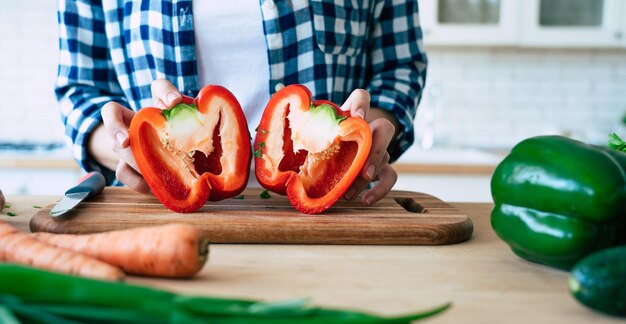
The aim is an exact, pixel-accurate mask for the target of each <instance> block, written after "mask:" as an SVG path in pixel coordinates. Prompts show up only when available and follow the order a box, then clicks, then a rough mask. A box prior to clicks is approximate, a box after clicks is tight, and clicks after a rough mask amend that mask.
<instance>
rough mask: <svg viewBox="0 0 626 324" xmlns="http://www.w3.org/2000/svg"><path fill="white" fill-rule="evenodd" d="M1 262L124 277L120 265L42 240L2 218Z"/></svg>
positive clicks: (74, 273)
mask: <svg viewBox="0 0 626 324" xmlns="http://www.w3.org/2000/svg"><path fill="white" fill-rule="evenodd" d="M0 262H10V263H18V264H23V265H27V266H32V267H35V268H41V269H46V270H50V271H56V272H62V273H67V274H73V275H79V276H83V277H90V278H96V279H104V280H122V279H124V273H123V272H122V270H120V269H119V268H117V267H115V266H112V265H110V264H107V263H105V262H102V261H99V260H96V259H94V258H91V257H88V256H86V255H82V254H79V253H76V252H73V251H68V250H65V249H60V248H57V247H54V246H51V245H49V244H46V243H43V242H41V241H39V240H37V239H35V238H34V237H32V236H30V235H29V234H27V233H24V232H21V231H19V230H18V229H16V228H15V227H13V226H11V225H10V224H9V223H7V222H5V221H1V220H0Z"/></svg>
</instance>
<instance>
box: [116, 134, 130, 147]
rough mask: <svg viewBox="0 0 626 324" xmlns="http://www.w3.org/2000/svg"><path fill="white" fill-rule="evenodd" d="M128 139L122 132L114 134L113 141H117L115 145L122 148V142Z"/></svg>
mask: <svg viewBox="0 0 626 324" xmlns="http://www.w3.org/2000/svg"><path fill="white" fill-rule="evenodd" d="M127 138H128V137H127V136H126V134H124V132H122V131H117V132H115V140H116V141H117V144H119V145H120V146H124V142H125V141H126V139H127Z"/></svg>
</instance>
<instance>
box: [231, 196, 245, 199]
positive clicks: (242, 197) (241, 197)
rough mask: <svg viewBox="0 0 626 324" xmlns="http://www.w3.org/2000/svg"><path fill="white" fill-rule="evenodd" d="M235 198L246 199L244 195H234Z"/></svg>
mask: <svg viewBox="0 0 626 324" xmlns="http://www.w3.org/2000/svg"><path fill="white" fill-rule="evenodd" d="M233 199H244V196H243V195H239V196H235V197H233Z"/></svg>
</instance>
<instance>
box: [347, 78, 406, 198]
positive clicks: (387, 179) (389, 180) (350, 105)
mask: <svg viewBox="0 0 626 324" xmlns="http://www.w3.org/2000/svg"><path fill="white" fill-rule="evenodd" d="M341 109H343V110H350V114H351V115H352V116H358V117H361V118H363V119H365V120H367V121H369V125H370V128H371V130H372V148H371V150H370V154H369V156H368V157H367V160H366V161H365V164H364V165H363V169H362V170H361V173H360V174H359V176H358V177H357V178H356V180H354V182H353V183H352V186H351V187H350V188H349V189H348V190H347V191H346V193H345V195H344V198H345V199H348V200H352V199H354V198H355V197H356V196H357V195H358V194H359V193H360V192H361V191H363V189H365V188H366V187H367V185H368V184H369V183H370V182H372V181H376V180H378V181H379V182H378V183H377V184H376V185H375V186H374V187H373V188H372V189H370V190H368V191H367V192H365V194H363V203H364V204H365V205H373V204H375V203H376V202H377V201H379V200H380V199H382V198H384V197H385V196H386V195H387V194H388V193H389V192H390V191H391V188H393V185H394V184H395V183H396V181H397V180H398V174H397V173H396V171H395V170H394V169H393V168H392V167H391V165H389V153H387V147H388V146H389V143H391V140H392V139H393V136H394V134H395V131H396V126H395V125H394V122H396V123H397V121H396V120H395V118H394V117H393V116H392V115H391V114H389V113H387V112H384V111H383V110H380V109H370V94H369V93H368V92H367V91H365V90H363V89H357V90H354V91H353V92H352V93H351V94H350V96H349V97H348V99H347V100H346V102H345V103H344V104H343V106H341Z"/></svg>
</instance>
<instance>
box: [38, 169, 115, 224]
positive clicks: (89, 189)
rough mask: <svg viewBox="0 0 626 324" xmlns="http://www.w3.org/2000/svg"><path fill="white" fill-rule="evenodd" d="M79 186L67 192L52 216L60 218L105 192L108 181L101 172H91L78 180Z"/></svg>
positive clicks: (51, 211) (55, 207)
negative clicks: (85, 201) (86, 200)
mask: <svg viewBox="0 0 626 324" xmlns="http://www.w3.org/2000/svg"><path fill="white" fill-rule="evenodd" d="M78 182H79V183H78V184H77V185H76V186H74V187H72V188H70V189H69V190H68V191H66V192H65V194H64V197H63V199H61V201H59V202H58V203H57V204H56V205H55V206H54V208H52V210H50V216H52V217H59V216H61V215H63V214H65V213H66V212H68V211H69V210H72V208H74V207H76V206H77V205H78V204H80V202H81V201H83V200H84V199H85V198H87V197H93V196H95V195H97V194H99V193H101V192H102V190H104V186H105V185H106V180H105V179H104V176H103V175H102V173H100V172H90V173H87V174H86V175H85V176H83V177H82V178H80V179H79V180H78Z"/></svg>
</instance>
